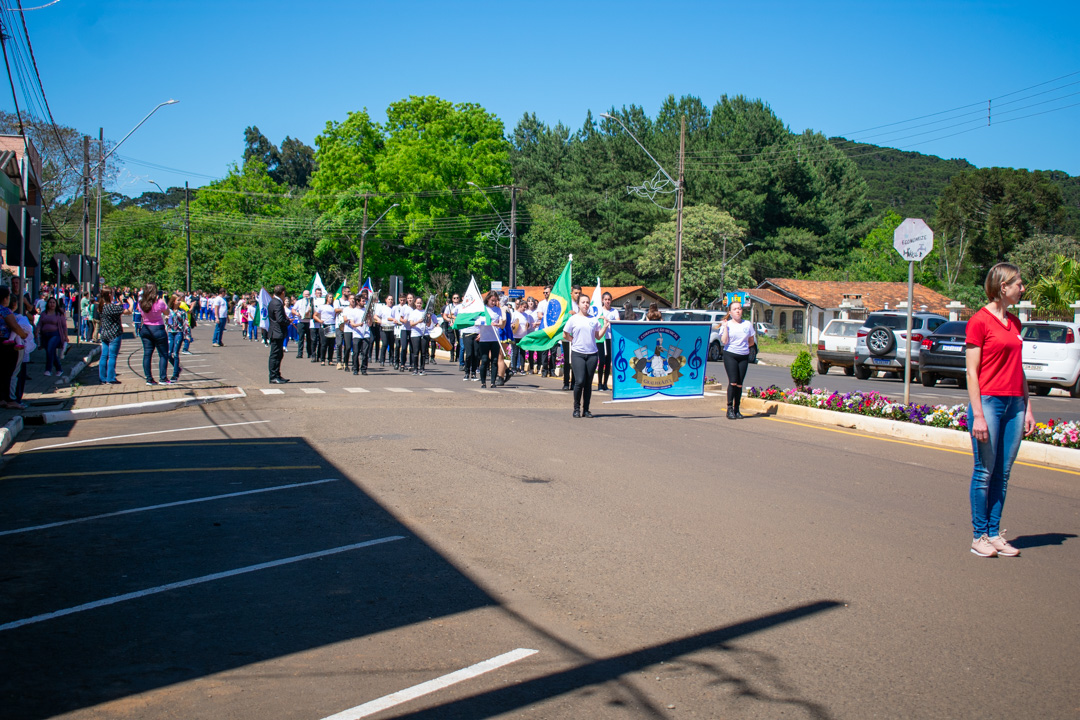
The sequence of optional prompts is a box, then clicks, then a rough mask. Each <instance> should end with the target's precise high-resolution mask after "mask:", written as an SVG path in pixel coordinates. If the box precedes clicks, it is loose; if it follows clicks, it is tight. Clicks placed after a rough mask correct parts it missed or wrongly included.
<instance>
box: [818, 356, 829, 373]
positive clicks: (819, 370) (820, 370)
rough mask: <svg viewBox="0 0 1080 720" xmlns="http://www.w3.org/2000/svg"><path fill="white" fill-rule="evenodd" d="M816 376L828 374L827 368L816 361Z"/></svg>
mask: <svg viewBox="0 0 1080 720" xmlns="http://www.w3.org/2000/svg"><path fill="white" fill-rule="evenodd" d="M817 374H818V375H828V374H829V366H828V365H826V364H825V363H823V362H821V361H820V360H818V361H817Z"/></svg>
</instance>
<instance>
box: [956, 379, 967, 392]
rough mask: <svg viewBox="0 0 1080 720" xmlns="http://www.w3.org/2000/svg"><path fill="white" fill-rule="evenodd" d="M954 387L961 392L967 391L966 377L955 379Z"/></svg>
mask: <svg viewBox="0 0 1080 720" xmlns="http://www.w3.org/2000/svg"><path fill="white" fill-rule="evenodd" d="M956 386H957V387H958V388H960V389H961V390H967V377H966V376H965V377H960V378H956Z"/></svg>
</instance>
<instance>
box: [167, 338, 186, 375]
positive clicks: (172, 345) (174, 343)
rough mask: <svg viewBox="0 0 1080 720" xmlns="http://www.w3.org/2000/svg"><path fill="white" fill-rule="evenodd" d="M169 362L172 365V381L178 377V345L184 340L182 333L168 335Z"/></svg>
mask: <svg viewBox="0 0 1080 720" xmlns="http://www.w3.org/2000/svg"><path fill="white" fill-rule="evenodd" d="M168 335H169V362H171V363H172V367H173V374H172V379H173V380H175V379H176V378H178V377H180V343H181V342H182V341H183V339H184V333H182V332H170V333H169V334H168Z"/></svg>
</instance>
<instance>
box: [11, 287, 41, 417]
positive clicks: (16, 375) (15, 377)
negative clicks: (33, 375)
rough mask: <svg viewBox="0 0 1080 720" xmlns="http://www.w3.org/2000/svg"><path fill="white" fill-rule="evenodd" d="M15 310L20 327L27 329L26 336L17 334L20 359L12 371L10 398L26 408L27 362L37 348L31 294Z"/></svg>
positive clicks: (16, 346) (16, 345) (16, 344)
mask: <svg viewBox="0 0 1080 720" xmlns="http://www.w3.org/2000/svg"><path fill="white" fill-rule="evenodd" d="M14 312H15V319H16V320H17V321H18V323H19V327H21V328H22V329H23V330H24V331H26V338H25V339H23V338H20V337H18V336H16V340H15V348H16V349H17V350H18V351H19V359H18V361H17V362H16V364H15V371H14V372H12V373H11V387H10V390H11V395H10V399H11V401H12V402H14V403H16V404H17V405H18V406H19V407H21V408H23V409H24V410H25V409H26V407H27V406H26V405H25V404H24V403H23V401H22V399H23V391H24V390H25V389H26V373H27V363H28V361H29V360H30V353H32V352H34V350H36V349H37V343H36V342H35V341H34V316H35V315H36V312H35V311H34V303H32V302H31V301H30V296H29V295H25V296H23V301H22V307H21V308H19V309H18V310H15V311H14Z"/></svg>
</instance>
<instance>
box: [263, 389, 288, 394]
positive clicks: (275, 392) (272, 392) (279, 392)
mask: <svg viewBox="0 0 1080 720" xmlns="http://www.w3.org/2000/svg"><path fill="white" fill-rule="evenodd" d="M259 392H261V393H262V394H263V395H284V394H285V391H284V390H279V389H277V388H259Z"/></svg>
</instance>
